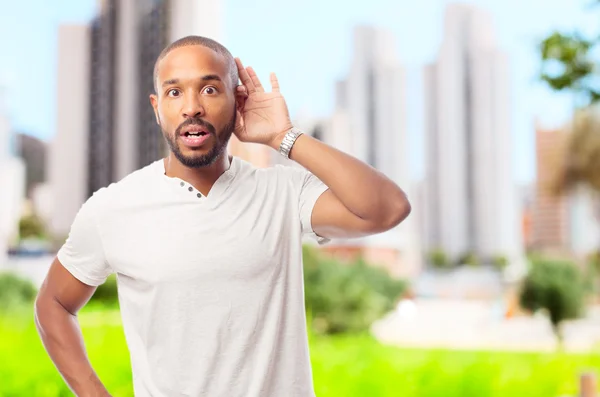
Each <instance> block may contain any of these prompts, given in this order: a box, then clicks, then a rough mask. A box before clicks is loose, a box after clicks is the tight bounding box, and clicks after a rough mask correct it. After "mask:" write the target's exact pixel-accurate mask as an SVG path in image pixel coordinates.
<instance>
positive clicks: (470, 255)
mask: <svg viewBox="0 0 600 397" xmlns="http://www.w3.org/2000/svg"><path fill="white" fill-rule="evenodd" d="M480 263H481V260H480V259H479V257H478V256H477V254H475V253H474V252H465V253H464V254H463V255H461V256H460V257H458V259H457V260H456V266H462V265H467V266H479V264H480Z"/></svg>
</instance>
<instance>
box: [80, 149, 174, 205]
mask: <svg viewBox="0 0 600 397" xmlns="http://www.w3.org/2000/svg"><path fill="white" fill-rule="evenodd" d="M161 161H162V160H161ZM158 165H159V164H158V162H153V163H151V164H149V165H147V166H145V167H143V168H140V169H138V170H136V171H134V172H132V173H130V174H129V175H127V176H125V177H124V178H123V179H121V180H119V181H117V182H113V183H111V184H110V185H108V186H106V187H103V188H100V189H98V190H96V191H95V192H94V193H93V194H92V195H91V196H90V197H89V198H88V199H87V201H86V202H85V203H84V206H83V208H85V209H86V210H88V211H93V212H95V213H96V214H103V213H104V214H105V213H106V211H109V210H110V209H111V208H115V207H116V206H118V205H119V203H123V202H124V201H127V200H129V199H131V198H132V197H133V196H136V195H140V194H143V192H144V191H146V190H147V189H148V187H149V186H151V185H152V179H153V178H155V177H156V175H157V172H158Z"/></svg>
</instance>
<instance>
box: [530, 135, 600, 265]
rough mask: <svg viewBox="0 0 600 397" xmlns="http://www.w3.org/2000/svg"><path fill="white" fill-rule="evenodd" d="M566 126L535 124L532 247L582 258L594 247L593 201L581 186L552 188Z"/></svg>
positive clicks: (599, 229) (597, 235)
mask: <svg viewBox="0 0 600 397" xmlns="http://www.w3.org/2000/svg"><path fill="white" fill-rule="evenodd" d="M569 138H570V132H569V128H554V129H544V128H543V127H542V126H540V125H536V140H535V142H536V150H535V151H536V165H537V179H536V189H535V190H536V194H535V201H534V203H535V204H534V212H533V219H532V226H533V236H532V237H533V241H532V248H533V249H535V250H537V251H542V252H544V251H545V252H548V251H550V252H554V253H562V254H567V255H570V254H573V255H577V256H580V257H584V256H586V255H588V254H590V253H592V252H594V251H596V250H598V244H599V243H598V242H599V241H600V225H599V224H598V213H597V202H596V201H594V197H593V195H592V194H590V192H589V190H586V189H585V188H578V189H575V190H574V191H572V192H569V193H568V194H567V193H559V192H557V191H556V190H555V189H554V188H555V186H556V182H557V181H558V179H557V178H558V177H559V176H560V172H561V169H562V168H563V167H564V161H565V159H566V150H567V149H568V144H569Z"/></svg>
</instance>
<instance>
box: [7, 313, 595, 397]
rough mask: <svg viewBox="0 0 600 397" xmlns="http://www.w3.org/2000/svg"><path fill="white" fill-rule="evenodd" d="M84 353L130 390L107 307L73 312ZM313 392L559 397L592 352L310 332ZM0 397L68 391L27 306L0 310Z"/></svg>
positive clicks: (367, 396)
mask: <svg viewBox="0 0 600 397" xmlns="http://www.w3.org/2000/svg"><path fill="white" fill-rule="evenodd" d="M80 321H81V323H82V328H83V333H84V338H85V340H86V346H87V347H88V352H89V354H90V358H91V360H92V363H93V365H94V367H95V368H96V370H97V371H98V373H99V375H100V377H101V379H102V380H103V381H104V382H105V384H106V385H107V387H108V388H109V390H110V391H111V392H112V393H113V395H114V396H115V397H120V396H123V397H125V396H132V395H133V393H132V391H131V390H132V387H131V372H130V368H129V357H128V352H127V348H126V345H125V339H124V337H123V331H122V329H121V326H120V322H119V315H118V312H116V311H114V310H97V309H92V308H91V309H85V310H84V311H83V313H82V314H81V316H80ZM310 345H311V356H312V361H313V375H314V381H315V388H316V393H317V396H318V397H352V396H360V397H388V396H390V397H391V396H403V397H413V396H414V397H417V396H418V397H438V396H440V397H442V396H443V397H455V396H456V397H459V396H460V397H500V396H502V397H505V396H510V397H559V396H565V395H571V396H575V395H576V387H577V376H578V375H579V373H580V371H582V370H584V369H592V370H594V371H596V372H597V373H600V357H599V356H598V355H597V354H589V355H569V354H530V353H518V354H517V353H497V352H483V351H481V352H463V351H444V350H422V349H420V350H417V349H399V348H394V347H389V346H384V345H381V344H379V343H377V342H376V341H374V340H373V339H372V338H370V337H368V336H342V337H335V338H332V337H316V336H311V341H310ZM0 358H2V360H0V396H1V397H17V396H19V397H20V396H26V397H46V396H47V397H57V396H60V397H62V396H71V395H72V394H71V393H70V392H69V390H68V389H67V387H66V386H65V385H64V383H63V382H62V380H61V378H60V376H59V375H58V373H57V372H56V370H55V368H54V366H53V364H52V362H51V361H50V360H49V358H48V357H47V355H46V353H45V351H44V349H43V347H42V345H41V342H40V340H39V338H38V336H37V332H36V330H35V327H34V324H33V320H32V314H31V313H29V312H25V313H21V314H12V315H10V316H6V315H5V316H0Z"/></svg>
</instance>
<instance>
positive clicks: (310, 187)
mask: <svg viewBox="0 0 600 397" xmlns="http://www.w3.org/2000/svg"><path fill="white" fill-rule="evenodd" d="M300 175H301V177H302V178H301V183H302V186H301V190H300V200H299V209H300V222H301V223H302V234H303V235H304V236H309V237H310V238H312V239H314V240H316V241H317V242H318V243H319V244H326V243H328V242H329V241H330V240H329V239H327V238H325V237H321V236H319V235H317V234H316V233H315V232H314V230H313V228H312V212H313V208H314V207H315V204H316V202H317V200H318V199H319V197H321V195H322V194H323V193H324V192H325V191H327V190H328V189H329V188H328V187H327V185H325V184H324V183H323V182H321V180H320V179H319V178H317V177H316V176H315V175H313V174H312V173H310V172H308V171H306V170H304V169H302V170H300Z"/></svg>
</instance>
